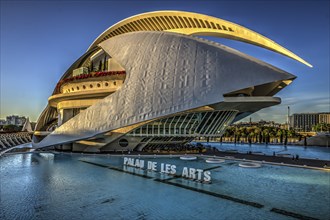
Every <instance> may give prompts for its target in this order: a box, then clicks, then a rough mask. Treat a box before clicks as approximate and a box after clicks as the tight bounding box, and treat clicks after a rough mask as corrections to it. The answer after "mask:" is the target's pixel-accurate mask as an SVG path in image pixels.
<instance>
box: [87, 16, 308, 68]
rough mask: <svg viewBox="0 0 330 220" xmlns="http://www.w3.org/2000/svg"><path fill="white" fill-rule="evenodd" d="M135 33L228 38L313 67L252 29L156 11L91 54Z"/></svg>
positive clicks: (111, 31)
mask: <svg viewBox="0 0 330 220" xmlns="http://www.w3.org/2000/svg"><path fill="white" fill-rule="evenodd" d="M135 31H168V32H176V33H180V34H186V35H202V36H203V35H204V36H214V37H221V38H228V39H232V40H237V41H242V42H245V43H249V44H253V45H256V46H259V47H262V48H265V49H268V50H271V51H274V52H276V53H279V54H282V55H284V56H287V57H290V58H292V59H294V60H297V61H299V62H301V63H303V64H305V65H307V66H309V67H313V66H312V65H311V64H310V63H308V62H307V61H305V60H303V59H302V58H300V57H299V56H297V55H296V54H294V53H293V52H291V51H289V50H288V49H286V48H284V47H282V46H281V45H279V44H277V43H276V42H274V41H272V40H271V39H269V38H267V37H265V36H263V35H261V34H259V33H257V32H254V31H252V30H250V29H248V28H245V27H243V26H240V25H238V24H235V23H232V22H229V21H226V20H223V19H220V18H216V17H212V16H208V15H204V14H199V13H193V12H185V11H154V12H147V13H142V14H138V15H134V16H131V17H129V18H126V19H124V20H122V21H120V22H118V23H116V24H114V25H113V26H111V27H109V28H108V29H107V30H105V31H104V32H103V33H102V34H101V35H99V36H98V37H97V38H96V39H95V40H94V42H93V43H92V44H91V45H90V47H89V48H88V50H90V49H91V48H93V47H95V46H97V45H98V44H99V43H101V42H102V41H104V40H107V39H109V38H111V37H114V36H117V35H120V34H125V33H129V32H135Z"/></svg>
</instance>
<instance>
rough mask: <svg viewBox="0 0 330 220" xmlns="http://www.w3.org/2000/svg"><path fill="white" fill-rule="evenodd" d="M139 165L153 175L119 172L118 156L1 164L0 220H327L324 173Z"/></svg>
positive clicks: (200, 163)
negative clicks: (195, 176)
mask: <svg viewBox="0 0 330 220" xmlns="http://www.w3.org/2000/svg"><path fill="white" fill-rule="evenodd" d="M130 158H133V157H130ZM140 160H144V162H145V168H146V167H147V162H148V161H152V162H157V171H148V170H145V169H139V168H134V167H129V166H124V165H123V163H124V158H123V157H122V156H107V155H83V154H53V153H33V154H13V155H7V156H5V157H2V158H0V165H1V169H0V181H1V183H0V184H1V185H0V186H1V191H0V198H1V205H0V219H92V218H93V219H294V218H292V217H290V216H287V215H283V214H278V213H276V212H272V211H271V210H272V209H274V208H275V209H280V210H285V211H287V212H290V213H297V214H299V215H301V216H309V217H313V218H317V219H330V213H329V212H330V211H329V209H328V204H330V172H327V171H320V170H311V169H303V168H293V167H285V166H273V165H265V164H263V165H262V167H261V168H257V169H253V168H252V169H251V168H242V167H239V166H238V162H237V161H234V160H226V161H225V162H224V163H221V164H208V163H206V162H205V158H201V157H198V160H195V161H183V160H180V159H179V158H178V157H169V156H168V157H141V158H140ZM161 163H164V164H171V165H175V166H176V174H177V176H173V175H168V174H164V173H160V172H159V171H160V165H161ZM184 167H188V168H196V169H203V170H209V171H210V172H211V178H212V182H211V183H210V184H207V183H202V182H198V181H193V180H189V179H185V178H181V177H180V175H181V174H182V170H183V169H184ZM109 168H110V169H109ZM130 172H132V173H136V174H137V175H132V174H131V173H130ZM208 192H210V193H208ZM212 193H213V194H214V195H211V194H212ZM215 195H216V196H215ZM217 195H218V196H217ZM219 195H220V196H219ZM232 198H234V199H232ZM235 199H236V200H235ZM237 200H239V201H246V202H248V203H249V202H250V203H255V204H259V205H261V207H255V206H253V205H252V206H251V205H249V204H245V203H244V202H243V203H242V202H237Z"/></svg>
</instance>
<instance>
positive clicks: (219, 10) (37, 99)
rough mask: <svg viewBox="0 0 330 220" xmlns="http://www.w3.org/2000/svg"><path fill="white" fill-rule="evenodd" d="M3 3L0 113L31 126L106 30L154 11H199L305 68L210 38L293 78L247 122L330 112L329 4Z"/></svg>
mask: <svg viewBox="0 0 330 220" xmlns="http://www.w3.org/2000/svg"><path fill="white" fill-rule="evenodd" d="M0 2H1V13H0V14H1V38H0V39H1V63H0V64H1V112H0V113H1V114H0V118H5V116H7V115H12V114H17V115H24V116H29V117H30V120H32V121H36V120H37V118H38V115H39V114H40V113H41V111H42V110H43V108H44V107H45V106H46V104H47V98H48V97H49V96H50V95H51V93H52V91H53V89H54V87H55V85H56V83H57V81H58V80H59V78H60V77H61V76H62V74H63V73H64V72H65V71H66V69H67V68H69V66H70V65H71V64H72V63H73V62H74V61H75V60H76V59H77V58H79V56H81V55H82V54H83V53H84V52H85V51H86V50H87V48H88V46H89V45H90V44H91V43H92V42H93V41H94V39H95V38H96V37H97V36H98V35H99V34H101V33H102V32H103V31H104V30H105V29H107V28H108V27H110V26H111V25H113V24H114V23H116V22H118V21H120V20H122V19H124V18H127V17H129V16H132V15H135V14H139V13H143V12H148V11H155V10H183V11H191V12H197V13H204V14H207V15H211V16H215V17H218V18H222V19H225V20H229V21H232V22H234V23H237V24H240V25H242V26H245V27H247V28H249V29H252V30H254V31H256V32H258V33H261V34H263V35H265V36H266V37H269V38H270V39H272V40H274V41H275V42H277V43H279V44H281V45H282V46H284V47H286V48H287V49H289V50H291V51H293V52H294V53H296V54H297V55H298V56H300V57H302V58H303V59H305V60H306V61H307V62H309V63H311V64H312V65H313V66H314V68H309V67H307V66H305V65H303V64H301V63H298V62H297V61H295V60H292V59H289V58H287V57H284V56H282V55H278V54H276V53H274V52H271V51H268V50H265V49H262V48H259V47H256V46H252V45H248V44H245V43H241V42H237V41H232V40H227V39H220V38H212V40H215V41H217V42H219V43H222V44H224V45H226V46H229V47H232V48H235V49H238V50H240V51H242V52H244V53H247V54H249V55H251V56H254V57H256V58H258V59H261V60H263V61H266V62H268V63H271V64H273V65H275V66H277V67H279V68H281V69H283V70H285V71H287V72H290V73H292V74H294V75H296V76H297V77H298V78H297V79H296V80H295V81H294V82H293V83H292V84H291V85H290V86H288V87H286V88H285V89H283V90H282V91H281V92H279V93H278V94H277V95H276V96H279V97H281V98H282V104H281V105H278V106H276V107H271V108H267V109H264V110H261V111H259V112H257V113H255V114H253V115H252V120H254V121H257V120H259V119H265V120H275V121H278V122H284V121H285V120H286V113H287V106H288V105H289V106H290V108H291V112H292V113H295V112H297V113H298V112H324V111H330V109H329V108H330V98H329V93H330V90H329V84H330V79H329V60H330V58H329V48H330V46H329V29H330V27H329V20H330V19H329V10H330V8H329V1H321V0H311V1H303V0H300V1H292V0H291V1H235V0H232V1H206V0H195V1H188V0H181V1H165V0H163V1H162V0H152V1H144V0H135V1H97V0H96V1H95V0H94V1H88V0H84V1H83V0H80V1H38V0H35V1H14V0H10V1H3V0H0Z"/></svg>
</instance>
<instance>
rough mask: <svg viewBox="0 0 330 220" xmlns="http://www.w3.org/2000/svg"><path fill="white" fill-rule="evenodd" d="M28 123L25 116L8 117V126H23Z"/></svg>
mask: <svg viewBox="0 0 330 220" xmlns="http://www.w3.org/2000/svg"><path fill="white" fill-rule="evenodd" d="M25 121H26V118H25V117H24V116H18V115H12V116H7V117H6V124H7V125H16V126H23V125H24V123H25Z"/></svg>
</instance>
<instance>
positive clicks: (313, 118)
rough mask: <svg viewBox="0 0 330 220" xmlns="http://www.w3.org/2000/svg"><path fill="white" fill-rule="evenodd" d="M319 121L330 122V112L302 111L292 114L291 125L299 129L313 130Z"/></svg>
mask: <svg viewBox="0 0 330 220" xmlns="http://www.w3.org/2000/svg"><path fill="white" fill-rule="evenodd" d="M318 123H326V124H329V123H330V113H329V112H328V113H324V112H322V113H300V114H293V115H291V116H290V126H291V127H292V128H294V129H296V130H299V131H312V129H313V126H314V125H316V124H318Z"/></svg>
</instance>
